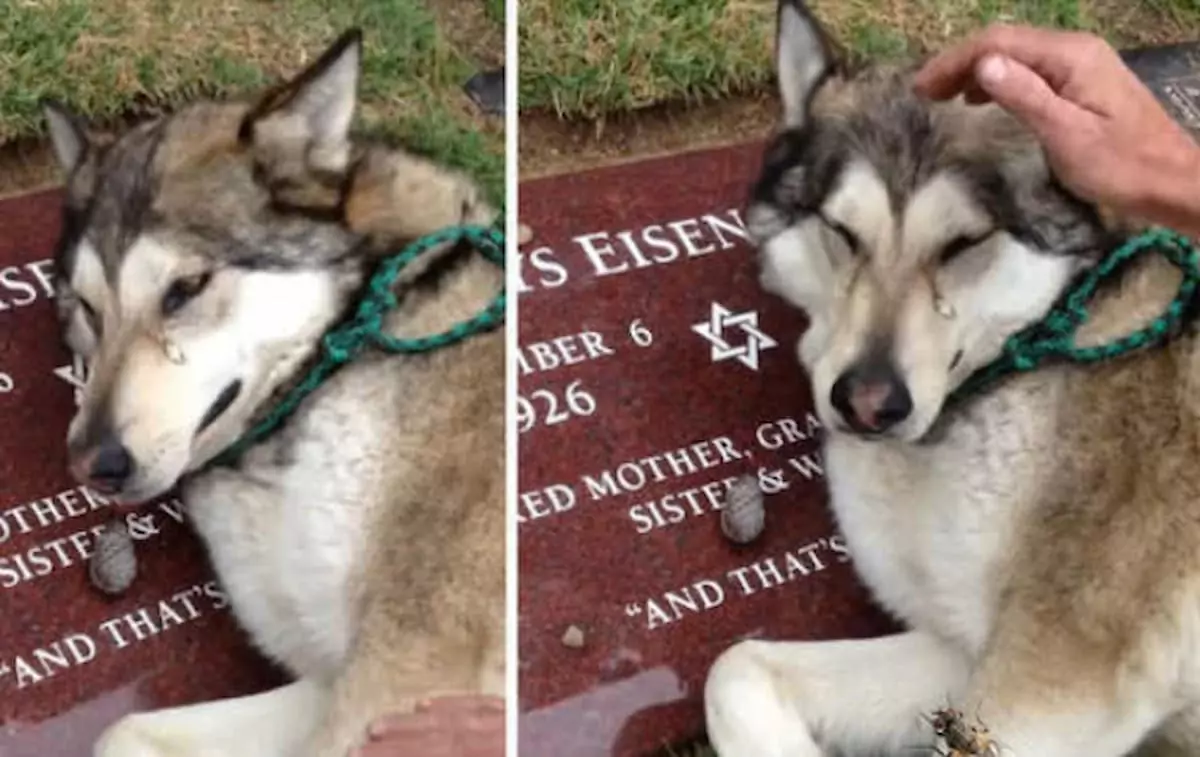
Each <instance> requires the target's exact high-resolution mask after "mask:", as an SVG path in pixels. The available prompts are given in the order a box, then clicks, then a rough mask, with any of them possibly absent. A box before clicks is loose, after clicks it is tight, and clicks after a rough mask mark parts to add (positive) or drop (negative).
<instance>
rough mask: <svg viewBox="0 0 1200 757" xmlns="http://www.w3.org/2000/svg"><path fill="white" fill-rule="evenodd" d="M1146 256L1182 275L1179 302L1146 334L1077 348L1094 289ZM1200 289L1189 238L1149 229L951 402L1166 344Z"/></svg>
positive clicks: (1012, 340) (1199, 265)
mask: <svg viewBox="0 0 1200 757" xmlns="http://www.w3.org/2000/svg"><path fill="white" fill-rule="evenodd" d="M1148 250H1158V251H1159V252H1161V253H1162V255H1163V257H1165V258H1166V259H1167V260H1169V261H1170V262H1171V263H1173V264H1174V265H1175V266H1177V267H1178V268H1179V269H1180V270H1181V271H1183V281H1182V283H1180V285H1179V291H1178V292H1176V294H1175V299H1173V300H1172V301H1171V303H1170V304H1169V305H1167V308H1166V310H1164V311H1163V313H1162V315H1160V316H1159V317H1157V318H1155V319H1154V320H1153V321H1151V322H1150V324H1149V325H1147V326H1146V327H1145V328H1142V329H1139V330H1138V331H1135V332H1133V333H1132V334H1129V335H1127V336H1123V337H1120V338H1117V339H1114V340H1113V341H1111V342H1109V343H1107V344H1101V345H1096V346H1092V347H1076V346H1075V332H1076V331H1077V330H1078V329H1079V327H1080V326H1082V325H1083V323H1084V322H1085V321H1087V319H1088V311H1087V303H1088V300H1090V299H1091V298H1092V295H1094V294H1095V292H1096V287H1097V286H1099V284H1100V282H1102V281H1104V280H1105V279H1107V278H1109V277H1110V276H1112V275H1113V273H1114V272H1115V271H1116V270H1117V268H1118V267H1119V266H1120V265H1121V264H1123V263H1125V262H1126V261H1128V260H1130V259H1131V258H1133V257H1135V256H1136V255H1140V254H1142V253H1143V252H1146V251H1148ZM1197 284H1200V259H1198V258H1197V253H1196V250H1195V248H1194V247H1193V246H1192V243H1191V241H1190V240H1188V239H1187V237H1184V236H1182V235H1181V234H1177V233H1175V232H1173V231H1170V230H1168V229H1151V230H1150V231H1147V232H1145V233H1143V234H1140V235H1138V236H1136V237H1134V238H1132V239H1130V240H1129V241H1128V242H1126V243H1125V244H1124V245H1122V246H1121V247H1119V248H1117V249H1116V250H1114V251H1113V252H1112V253H1110V254H1109V255H1108V257H1107V258H1105V259H1104V260H1103V261H1102V262H1101V263H1100V265H1098V266H1096V267H1095V268H1093V269H1091V270H1090V271H1089V272H1088V273H1087V275H1086V276H1085V277H1084V278H1083V280H1082V281H1080V282H1079V284H1078V285H1077V286H1075V287H1074V288H1073V289H1072V290H1071V291H1070V292H1069V293H1068V294H1067V297H1066V299H1065V300H1064V301H1063V304H1062V305H1060V306H1059V307H1057V308H1055V309H1054V310H1051V311H1050V313H1049V314H1047V315H1046V317H1045V318H1043V319H1042V320H1041V321H1039V322H1038V323H1035V324H1034V325H1032V326H1030V327H1029V328H1027V329H1025V330H1024V331H1022V332H1020V333H1018V334H1014V335H1013V336H1011V337H1009V339H1008V341H1007V342H1005V344H1004V350H1003V352H1002V353H1001V355H1000V357H998V358H996V360H994V361H993V362H991V363H989V364H988V365H986V366H984V367H983V368H980V369H979V370H978V371H976V372H975V373H974V374H972V375H971V376H970V377H969V378H968V379H967V380H966V381H965V382H964V383H963V384H962V385H961V386H960V387H958V389H956V390H955V391H954V393H953V394H951V395H950V400H949V402H955V401H957V400H959V399H962V398H963V397H966V396H968V395H970V394H973V393H975V392H978V391H980V390H981V389H982V388H984V387H985V386H987V385H989V384H991V383H992V382H993V381H996V380H997V379H999V378H1001V377H1002V376H1006V375H1008V374H1010V373H1023V372H1025V371H1032V370H1034V369H1035V368H1037V367H1038V366H1040V365H1041V364H1042V363H1045V362H1046V361H1048V360H1050V359H1052V358H1061V359H1065V360H1067V361H1070V362H1074V363H1095V362H1098V361H1100V360H1109V359H1112V358H1115V357H1120V356H1122V355H1125V354H1127V353H1130V352H1133V351H1135V350H1140V349H1143V348H1146V347H1152V346H1156V345H1159V344H1163V343H1165V342H1166V341H1168V340H1169V339H1170V338H1171V337H1172V336H1173V335H1174V333H1175V331H1176V329H1177V328H1178V326H1179V325H1180V323H1182V321H1183V317H1184V314H1185V311H1186V310H1187V306H1188V305H1189V304H1190V303H1191V302H1192V299H1193V297H1194V296H1195V294H1196V287H1197Z"/></svg>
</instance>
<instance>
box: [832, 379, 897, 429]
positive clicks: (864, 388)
mask: <svg viewBox="0 0 1200 757" xmlns="http://www.w3.org/2000/svg"><path fill="white" fill-rule="evenodd" d="M829 401H830V402H831V403H832V404H833V407H834V408H835V409H836V410H837V411H838V412H839V413H841V414H842V417H843V418H845V419H846V423H848V424H850V428H851V429H853V430H855V431H858V432H860V433H874V434H878V433H881V432H883V431H887V430H888V429H889V428H891V427H892V426H895V425H896V424H897V423H900V422H901V421H903V420H904V419H905V418H907V417H908V416H909V415H910V414H911V413H912V410H913V404H912V395H910V394H909V393H908V387H907V386H905V385H904V382H903V381H901V380H900V376H899V374H897V373H896V370H895V369H894V368H892V367H891V366H888V365H881V364H864V365H860V366H855V367H852V368H851V369H850V370H848V371H846V372H845V373H843V374H842V375H841V376H840V377H839V378H838V380H837V381H835V382H834V383H833V389H832V390H831V391H830V393H829Z"/></svg>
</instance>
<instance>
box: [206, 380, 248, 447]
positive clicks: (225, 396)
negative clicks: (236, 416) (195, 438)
mask: <svg viewBox="0 0 1200 757" xmlns="http://www.w3.org/2000/svg"><path fill="white" fill-rule="evenodd" d="M241 393H242V382H241V381H234V382H233V383H232V384H230V385H229V386H227V387H225V388H224V389H223V390H221V393H220V394H219V395H217V399H216V400H214V401H213V403H212V405H211V406H210V407H209V408H208V412H206V413H205V414H204V418H202V419H201V420H200V427H199V428H198V429H196V433H197V434H198V433H200V432H201V431H203V430H204V429H206V428H208V427H209V426H211V425H212V424H213V423H215V422H216V420H217V419H218V418H220V417H221V414H222V413H224V412H225V411H226V410H228V409H229V407H230V406H231V405H233V403H234V400H236V399H237V398H238V395H239V394H241Z"/></svg>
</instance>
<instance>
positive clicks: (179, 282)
mask: <svg viewBox="0 0 1200 757" xmlns="http://www.w3.org/2000/svg"><path fill="white" fill-rule="evenodd" d="M210 281H212V272H211V271H205V272H204V273H198V274H195V275H193V276H184V277H183V278H179V279H175V281H173V282H171V286H169V287H167V291H166V294H164V295H163V298H162V312H163V315H172V314H174V313H177V312H179V309H180V308H182V307H183V306H184V305H186V304H188V303H189V302H191V301H192V300H194V299H195V298H196V297H198V296H199V295H200V293H201V292H203V291H204V288H205V287H207V286H208V284H209V282H210Z"/></svg>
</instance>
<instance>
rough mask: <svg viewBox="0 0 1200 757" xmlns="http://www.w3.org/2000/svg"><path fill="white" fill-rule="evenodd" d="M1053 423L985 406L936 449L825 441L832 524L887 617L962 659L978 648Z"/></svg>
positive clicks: (1037, 414) (992, 403)
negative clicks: (947, 645) (949, 645)
mask: <svg viewBox="0 0 1200 757" xmlns="http://www.w3.org/2000/svg"><path fill="white" fill-rule="evenodd" d="M1052 422H1053V421H1052V414H1051V413H1047V412H1045V408H1032V407H1029V408H1018V409H1016V410H1014V409H1013V408H1012V407H1011V406H1010V405H1009V403H1006V402H1005V401H1004V399H1003V398H991V397H989V398H987V399H985V400H983V401H982V402H980V404H979V406H978V407H977V408H976V410H975V412H973V414H972V418H971V420H970V421H969V422H962V423H958V424H955V426H954V427H953V428H952V429H950V431H949V433H948V435H947V437H946V438H945V439H944V440H941V441H939V442H938V443H936V444H929V445H908V444H899V443H893V442H869V441H863V440H860V439H856V438H851V437H846V436H841V435H838V436H833V437H831V438H830V439H829V440H828V441H827V443H826V463H827V467H826V472H827V474H828V480H829V490H830V498H831V502H832V506H833V509H834V512H835V514H836V517H837V520H838V525H839V527H840V529H841V530H842V532H843V533H844V534H845V536H846V540H847V545H848V546H849V548H850V552H851V555H852V556H853V559H854V562H855V566H856V568H857V570H858V572H859V574H860V575H861V576H862V578H863V580H864V581H865V582H866V583H867V585H868V586H869V587H870V588H871V590H872V591H873V593H874V594H875V597H876V599H877V600H878V601H879V602H880V603H881V604H882V605H883V606H884V607H886V608H887V609H888V610H890V611H892V612H893V613H895V614H896V615H898V616H899V617H900V618H902V619H903V620H904V621H905V622H906V623H908V624H909V625H910V626H912V627H915V628H922V629H925V630H928V631H930V632H932V633H935V634H936V635H938V636H940V637H942V638H944V639H947V640H949V641H952V642H953V643H955V644H956V645H958V646H960V647H961V648H963V649H964V650H966V651H968V652H975V651H977V650H978V649H979V648H980V647H981V646H982V645H983V643H984V642H985V640H986V638H987V634H988V629H989V628H990V626H991V623H992V619H993V617H994V614H995V605H996V600H997V596H998V593H999V590H1000V589H1001V583H1002V581H1003V580H1004V576H1005V574H1006V572H1007V567H1008V564H1007V559H1008V558H1009V557H1010V556H1011V554H1012V552H1013V547H1014V543H1015V540H1016V538H1017V536H1016V532H1017V529H1018V528H1019V527H1020V525H1021V521H1022V519H1023V518H1024V517H1025V516H1026V515H1027V514H1028V513H1029V511H1030V509H1031V508H1032V506H1033V504H1034V497H1035V496H1036V495H1035V493H1036V491H1037V488H1038V481H1039V480H1040V479H1041V478H1042V465H1043V463H1042V459H1043V458H1042V457H1041V456H1039V455H1038V454H1037V448H1038V446H1039V445H1041V444H1044V443H1045V440H1046V439H1047V438H1049V436H1048V434H1049V429H1050V428H1051V425H1050V424H1052Z"/></svg>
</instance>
